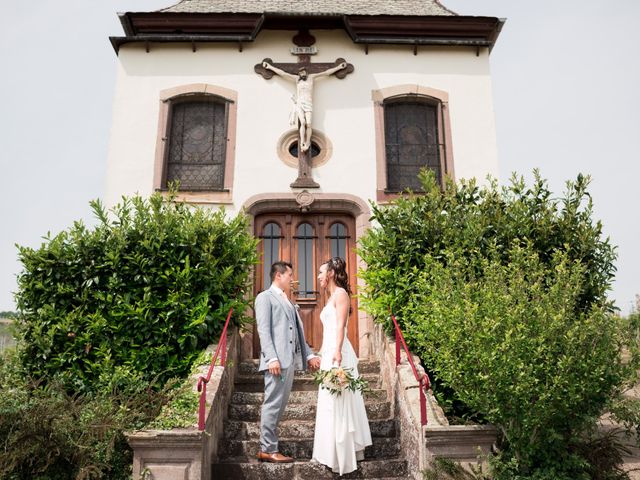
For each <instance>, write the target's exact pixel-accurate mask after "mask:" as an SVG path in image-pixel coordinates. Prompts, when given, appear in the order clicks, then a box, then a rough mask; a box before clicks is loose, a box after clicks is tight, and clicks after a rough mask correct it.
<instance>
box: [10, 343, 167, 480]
mask: <svg viewBox="0 0 640 480" xmlns="http://www.w3.org/2000/svg"><path fill="white" fill-rule="evenodd" d="M24 373H25V372H23V371H22V369H21V366H20V364H19V363H18V362H17V358H15V357H12V356H11V354H8V355H5V356H0V438H2V449H0V478H3V479H7V480H68V479H74V480H86V479H101V478H109V479H112V480H128V479H130V476H131V466H132V461H133V455H132V452H131V449H130V448H129V447H128V445H127V442H126V439H125V437H124V434H123V432H124V431H126V430H133V429H138V428H141V427H142V426H144V425H145V424H146V423H147V422H148V421H149V420H150V419H152V418H155V417H156V416H157V415H158V412H160V408H161V406H162V405H163V404H165V403H166V402H167V401H168V399H169V398H171V396H172V394H173V391H174V390H175V389H173V386H174V383H175V382H169V383H168V384H166V385H165V386H164V388H160V389H156V388H151V387H152V385H150V384H149V383H148V382H146V381H144V380H143V379H142V378H141V375H135V374H130V375H129V376H128V379H127V380H125V379H124V378H121V379H120V381H119V383H120V386H119V387H118V388H116V389H113V390H106V389H105V390H102V391H100V392H97V393H92V394H86V395H73V394H70V393H68V392H67V391H66V389H65V387H64V385H62V384H61V383H59V382H57V381H56V380H53V381H50V382H49V383H48V384H47V385H46V386H44V385H42V384H40V383H39V382H37V381H34V380H33V379H30V378H29V377H27V376H25V375H24Z"/></svg>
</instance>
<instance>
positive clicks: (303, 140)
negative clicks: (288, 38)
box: [254, 31, 353, 188]
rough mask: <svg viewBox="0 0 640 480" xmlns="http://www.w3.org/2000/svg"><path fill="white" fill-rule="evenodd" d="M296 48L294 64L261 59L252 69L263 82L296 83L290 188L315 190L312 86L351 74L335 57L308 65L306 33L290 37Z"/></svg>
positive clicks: (308, 38)
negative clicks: (294, 176) (294, 156)
mask: <svg viewBox="0 0 640 480" xmlns="http://www.w3.org/2000/svg"><path fill="white" fill-rule="evenodd" d="M293 43H294V44H295V45H296V46H297V47H296V48H293V49H292V50H291V53H293V54H294V55H297V56H298V62H297V63H274V62H273V61H272V60H271V59H270V58H265V59H264V60H263V61H262V62H261V63H259V64H257V65H256V66H255V67H254V70H255V72H256V73H258V74H260V75H262V76H263V77H264V78H265V79H266V80H268V79H270V78H272V77H273V76H274V75H279V76H281V77H282V78H284V79H287V80H291V81H293V82H295V84H296V94H295V95H294V96H293V97H292V100H293V103H294V105H293V110H292V112H291V118H290V120H291V124H292V125H296V126H297V127H298V178H297V179H296V180H295V182H293V183H292V184H291V187H292V188H318V187H320V185H318V184H317V183H316V182H314V180H313V178H312V175H311V134H312V128H311V116H312V113H313V84H314V80H315V79H316V78H319V77H326V76H330V75H334V74H335V76H336V77H338V78H339V79H343V78H345V77H346V76H347V74H349V73H351V72H353V65H351V64H349V63H347V62H346V61H345V60H344V59H342V58H338V59H337V60H336V61H335V62H333V63H311V60H310V58H309V57H310V55H312V54H314V53H316V49H315V47H312V45H313V44H314V43H315V38H314V37H313V36H312V35H310V34H309V32H307V31H301V32H300V33H298V35H296V36H295V37H293Z"/></svg>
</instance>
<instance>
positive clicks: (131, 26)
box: [110, 0, 504, 53]
mask: <svg viewBox="0 0 640 480" xmlns="http://www.w3.org/2000/svg"><path fill="white" fill-rule="evenodd" d="M118 15H119V17H120V22H121V23H122V27H123V29H124V32H125V35H126V36H124V37H110V40H111V43H112V45H113V48H114V49H115V51H116V53H117V52H118V51H119V49H120V46H121V45H124V44H127V43H132V42H144V43H145V45H146V48H147V51H148V50H149V45H150V44H151V43H168V42H171V43H173V42H181V43H190V44H191V46H192V49H193V50H194V51H195V49H196V42H197V43H216V42H234V43H238V44H239V48H240V49H242V44H243V43H246V42H253V41H255V39H256V37H257V35H258V34H259V33H260V31H262V30H292V31H295V30H297V31H313V30H335V29H342V30H344V31H346V32H347V34H348V35H349V36H350V37H351V40H352V41H353V42H354V43H358V44H364V45H365V49H366V50H367V51H368V46H369V45H374V44H388V45H412V46H413V47H414V53H416V51H417V50H416V49H417V46H418V45H440V46H443V45H448V46H458V47H464V46H467V47H474V48H477V49H478V48H481V47H489V49H491V48H493V45H494V44H495V42H496V40H497V38H498V35H499V34H500V30H501V29H502V26H503V25H504V19H500V18H496V17H475V16H465V15H458V14H457V13H455V12H453V11H451V10H449V9H447V8H446V7H444V6H443V5H442V4H441V3H440V0H181V1H179V2H178V3H176V4H175V5H173V6H171V7H167V8H164V9H161V10H157V11H151V12H125V13H119V14H118Z"/></svg>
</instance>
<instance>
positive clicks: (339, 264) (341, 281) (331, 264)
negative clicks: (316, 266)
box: [325, 257, 351, 296]
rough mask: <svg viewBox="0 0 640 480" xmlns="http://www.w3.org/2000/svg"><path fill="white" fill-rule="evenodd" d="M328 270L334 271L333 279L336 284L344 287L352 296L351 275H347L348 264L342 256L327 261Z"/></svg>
mask: <svg viewBox="0 0 640 480" xmlns="http://www.w3.org/2000/svg"><path fill="white" fill-rule="evenodd" d="M325 265H326V266H327V272H329V271H332V272H333V280H334V281H335V282H336V285H337V286H339V287H341V288H344V289H345V290H346V291H347V293H348V294H349V296H351V287H350V286H349V275H347V264H346V262H345V261H344V260H343V259H342V258H340V257H333V258H330V259H329V260H327V261H326V262H325Z"/></svg>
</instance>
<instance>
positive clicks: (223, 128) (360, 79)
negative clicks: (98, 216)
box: [107, 0, 504, 358]
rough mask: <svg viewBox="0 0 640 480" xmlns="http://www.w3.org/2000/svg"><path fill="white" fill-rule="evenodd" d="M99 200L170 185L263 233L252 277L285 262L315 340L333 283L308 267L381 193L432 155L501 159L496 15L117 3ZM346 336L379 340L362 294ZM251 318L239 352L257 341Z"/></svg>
mask: <svg viewBox="0 0 640 480" xmlns="http://www.w3.org/2000/svg"><path fill="white" fill-rule="evenodd" d="M120 20H121V22H122V26H123V28H124V36H120V37H112V38H111V43H112V45H113V48H114V49H115V52H116V54H117V65H118V67H117V68H118V73H117V86H116V93H115V100H114V107H113V125H112V133H111V139H110V148H109V158H108V169H107V204H109V205H113V204H115V203H116V202H117V201H118V200H119V199H120V197H121V196H122V195H131V194H134V193H136V192H137V193H140V194H142V195H149V194H151V193H153V192H156V191H166V190H167V189H168V188H169V186H170V184H171V182H174V181H179V184H180V194H179V198H180V199H184V200H186V201H188V202H191V203H193V204H198V205H203V206H207V207H210V208H221V207H224V208H225V210H226V211H227V212H229V213H230V214H235V213H237V212H240V211H245V212H246V213H247V214H248V215H249V217H250V219H251V225H252V227H251V228H252V229H253V232H254V234H255V236H256V237H257V238H259V239H260V245H259V248H260V262H261V263H260V265H259V266H258V267H257V268H256V274H255V280H254V285H255V287H254V293H256V294H257V293H258V292H260V291H262V290H264V289H266V288H268V286H269V276H268V272H269V267H270V265H271V263H272V262H274V261H276V260H286V261H290V262H292V263H293V265H294V276H295V278H296V279H297V280H298V282H299V283H298V286H297V290H296V291H295V292H294V293H293V295H294V298H292V300H293V301H294V302H295V303H297V304H298V305H300V307H301V316H302V318H303V321H304V324H305V331H306V334H307V336H308V340H309V343H310V344H311V345H312V347H314V348H316V349H317V348H319V347H320V341H321V337H322V327H321V324H320V320H319V312H320V310H321V309H322V307H323V306H324V302H325V301H326V299H325V298H324V297H323V295H322V294H321V292H319V286H318V285H317V282H316V275H317V271H318V268H319V266H320V264H321V263H323V262H324V261H326V260H327V259H328V258H330V257H332V256H336V255H337V256H341V257H344V258H345V259H346V260H347V264H348V273H349V276H350V278H351V279H352V282H353V285H352V290H354V291H356V292H357V290H358V286H357V275H356V273H357V270H358V267H359V266H361V265H359V264H360V261H359V258H358V255H357V253H356V251H355V249H354V247H355V246H356V243H357V241H358V239H359V237H360V236H361V235H362V234H363V233H364V232H365V231H366V229H367V228H369V226H370V221H369V219H370V216H371V210H370V202H375V203H385V202H388V201H390V200H391V199H393V198H395V197H396V196H398V195H400V194H401V192H403V191H406V190H407V189H411V190H413V191H419V190H420V183H419V181H418V178H417V174H418V172H419V171H420V169H422V168H427V169H430V170H432V171H433V172H434V173H435V175H436V178H437V179H438V180H439V181H440V182H443V181H444V179H445V178H446V177H450V178H453V179H457V180H459V179H461V178H471V177H476V178H478V179H480V180H483V179H484V178H485V177H486V176H487V175H489V174H490V175H493V176H497V174H498V158H497V149H496V133H495V122H494V109H493V98H492V90H491V75H490V68H489V55H490V52H491V49H492V47H493V46H494V44H495V42H496V40H497V37H498V35H499V33H500V29H501V28H502V25H503V23H504V21H503V20H501V19H498V18H494V17H473V16H464V15H458V14H457V13H455V12H453V11H451V10H449V9H447V8H446V7H444V6H443V5H442V4H441V3H440V2H439V1H437V0H394V1H388V0H362V1H341V0H295V1H292V0H260V1H249V0H182V1H180V2H179V3H177V4H175V5H173V6H169V7H168V8H164V9H162V10H159V11H154V12H127V13H122V14H120ZM352 302H353V305H352V307H353V308H352V313H351V318H350V321H349V324H348V335H349V338H350V340H351V342H352V343H353V345H354V347H355V349H356V351H357V352H359V355H360V357H361V358H366V357H368V356H369V354H370V345H369V335H370V332H371V331H372V328H373V327H372V321H371V319H370V318H368V317H367V315H366V314H365V313H364V312H362V311H360V310H359V309H358V305H357V299H356V298H355V297H354V298H353V300H352ZM257 349H258V343H257V338H253V337H252V336H251V335H248V336H247V337H246V338H245V340H244V344H243V354H244V357H245V358H251V355H254V356H256V355H257V351H258V350H257Z"/></svg>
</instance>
